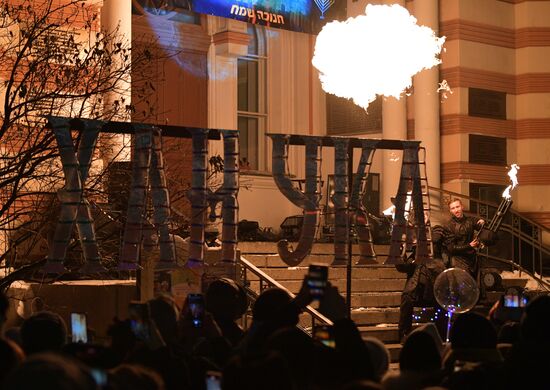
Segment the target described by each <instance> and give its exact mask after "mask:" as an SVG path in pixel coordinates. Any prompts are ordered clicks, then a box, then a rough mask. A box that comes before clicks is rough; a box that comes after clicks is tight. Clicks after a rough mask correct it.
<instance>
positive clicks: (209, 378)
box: [205, 371, 222, 390]
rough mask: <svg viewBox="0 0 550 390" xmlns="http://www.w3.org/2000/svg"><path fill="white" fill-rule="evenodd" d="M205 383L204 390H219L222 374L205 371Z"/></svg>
mask: <svg viewBox="0 0 550 390" xmlns="http://www.w3.org/2000/svg"><path fill="white" fill-rule="evenodd" d="M205 381H206V390H221V388H222V374H221V372H219V371H207V372H206V378H205Z"/></svg>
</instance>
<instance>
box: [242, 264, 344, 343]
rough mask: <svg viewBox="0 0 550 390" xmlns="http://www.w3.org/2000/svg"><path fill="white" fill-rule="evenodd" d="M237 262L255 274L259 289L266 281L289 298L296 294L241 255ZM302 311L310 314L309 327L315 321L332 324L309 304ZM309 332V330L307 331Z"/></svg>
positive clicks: (312, 325) (245, 280)
mask: <svg viewBox="0 0 550 390" xmlns="http://www.w3.org/2000/svg"><path fill="white" fill-rule="evenodd" d="M239 263H240V264H241V265H242V266H243V269H244V270H245V271H249V272H251V273H253V274H254V275H256V276H257V277H258V278H259V279H260V289H261V285H262V283H266V284H267V285H268V286H269V287H277V288H280V289H281V290H284V291H286V292H287V294H288V295H290V297H291V298H294V297H295V296H296V295H295V294H293V293H292V292H291V291H289V290H288V289H287V288H286V287H285V286H283V285H282V284H281V283H279V282H277V281H276V280H275V279H273V278H272V277H271V276H269V275H268V274H266V273H265V272H263V271H262V270H261V269H259V268H258V267H256V266H255V265H254V264H252V263H251V262H250V261H248V260H247V259H245V258H244V257H243V256H240V258H239ZM242 281H243V282H244V284H245V288H247V287H248V286H247V285H248V282H249V281H248V280H247V278H246V273H245V274H244V278H243V280H242ZM304 312H306V313H308V314H309V315H310V316H311V329H313V327H314V326H315V322H316V321H317V322H319V323H321V324H323V325H333V323H332V321H331V320H330V319H328V318H327V317H325V316H324V315H323V314H321V313H319V312H318V311H317V310H315V309H314V308H313V307H311V306H310V305H308V306H306V307H305V308H304ZM308 333H309V334H311V333H310V332H308Z"/></svg>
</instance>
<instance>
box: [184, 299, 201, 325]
mask: <svg viewBox="0 0 550 390" xmlns="http://www.w3.org/2000/svg"><path fill="white" fill-rule="evenodd" d="M187 304H188V305H189V314H190V315H191V321H192V322H193V326H194V327H195V328H200V327H202V323H203V319H204V296H203V295H202V294H189V295H188V296H187Z"/></svg>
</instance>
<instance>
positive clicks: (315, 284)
mask: <svg viewBox="0 0 550 390" xmlns="http://www.w3.org/2000/svg"><path fill="white" fill-rule="evenodd" d="M327 280H328V266H327V265H326V264H310V265H309V270H308V274H307V285H308V288H309V293H310V294H311V297H312V298H313V299H314V300H319V299H321V297H322V296H323V295H324V292H325V287H326V286H327Z"/></svg>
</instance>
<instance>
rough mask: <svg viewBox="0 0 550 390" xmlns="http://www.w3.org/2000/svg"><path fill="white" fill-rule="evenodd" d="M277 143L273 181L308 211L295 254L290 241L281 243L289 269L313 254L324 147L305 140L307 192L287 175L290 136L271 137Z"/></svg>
mask: <svg viewBox="0 0 550 390" xmlns="http://www.w3.org/2000/svg"><path fill="white" fill-rule="evenodd" d="M270 137H271V139H272V140H273V158H272V162H273V178H274V180H275V183H276V184H277V187H278V188H279V190H280V191H281V192H282V193H283V195H285V196H286V197H287V198H288V200H290V201H291V202H292V203H294V204H295V205H296V206H298V207H300V208H301V209H303V210H304V220H303V224H302V231H301V235H300V241H299V242H298V246H297V247H296V249H295V250H294V251H290V250H289V249H288V242H287V241H286V240H281V241H279V243H278V244H277V249H278V251H279V256H280V257H281V259H282V260H283V261H284V262H285V263H286V264H288V265H289V266H296V265H298V264H300V262H301V261H302V260H303V259H304V258H305V257H306V256H307V255H308V254H309V253H310V252H311V248H312V246H313V240H314V238H315V233H316V231H317V222H318V219H319V212H320V210H319V200H320V198H321V196H320V190H319V187H320V182H321V179H320V174H319V168H320V149H321V147H320V145H321V140H320V139H319V138H317V137H304V141H305V144H306V183H305V193H304V192H301V191H299V190H298V189H296V188H294V186H293V185H292V181H291V180H290V178H289V176H288V174H287V173H286V168H285V167H286V164H287V161H288V136H285V135H281V134H272V135H270Z"/></svg>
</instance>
